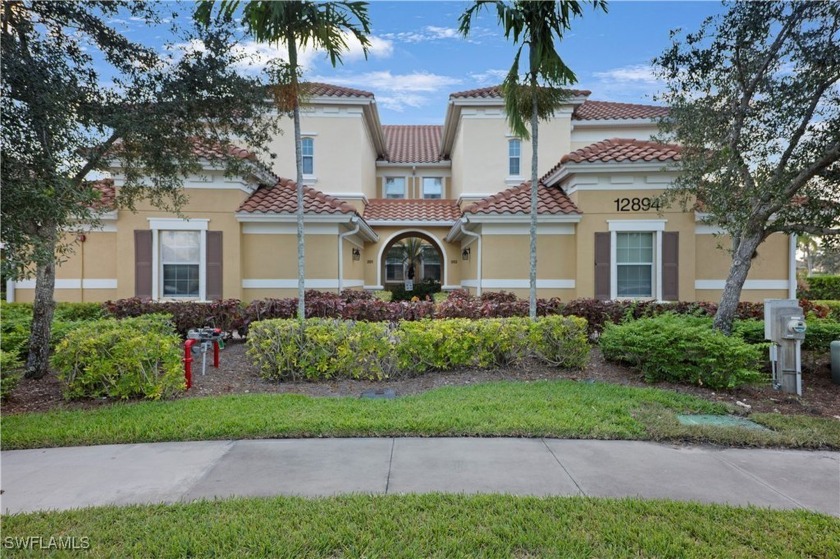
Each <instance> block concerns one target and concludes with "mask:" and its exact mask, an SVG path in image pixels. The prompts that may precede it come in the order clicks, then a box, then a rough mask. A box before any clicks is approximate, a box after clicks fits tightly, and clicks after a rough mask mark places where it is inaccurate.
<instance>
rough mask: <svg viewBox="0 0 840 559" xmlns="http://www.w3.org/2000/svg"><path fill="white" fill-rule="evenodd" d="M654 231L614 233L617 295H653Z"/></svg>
mask: <svg viewBox="0 0 840 559" xmlns="http://www.w3.org/2000/svg"><path fill="white" fill-rule="evenodd" d="M654 235H655V234H654V233H652V232H639V231H632V232H623V233H621V232H619V233H616V235H615V240H616V247H615V264H616V291H617V295H618V296H619V297H653V296H654V287H653V280H654Z"/></svg>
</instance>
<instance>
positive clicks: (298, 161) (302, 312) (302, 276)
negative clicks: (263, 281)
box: [286, 33, 306, 321]
mask: <svg viewBox="0 0 840 559" xmlns="http://www.w3.org/2000/svg"><path fill="white" fill-rule="evenodd" d="M286 43H287V45H288V48H289V66H290V70H291V74H292V94H293V95H294V99H293V103H294V105H293V111H292V118H293V119H294V128H295V171H296V173H297V177H296V179H295V183H296V190H297V249H298V250H297V252H298V309H297V315H298V320H301V321H303V319H304V318H306V302H305V301H304V293H305V280H306V259H305V257H304V230H303V154H302V152H301V137H300V102H299V101H300V96H299V92H298V78H297V45H296V44H295V36H294V34H293V33H287V34H286Z"/></svg>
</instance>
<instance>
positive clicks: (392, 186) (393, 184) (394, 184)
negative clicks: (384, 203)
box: [385, 177, 405, 198]
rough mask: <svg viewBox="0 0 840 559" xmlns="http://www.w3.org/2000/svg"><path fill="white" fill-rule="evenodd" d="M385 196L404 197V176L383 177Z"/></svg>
mask: <svg viewBox="0 0 840 559" xmlns="http://www.w3.org/2000/svg"><path fill="white" fill-rule="evenodd" d="M385 198H405V177H386V178H385Z"/></svg>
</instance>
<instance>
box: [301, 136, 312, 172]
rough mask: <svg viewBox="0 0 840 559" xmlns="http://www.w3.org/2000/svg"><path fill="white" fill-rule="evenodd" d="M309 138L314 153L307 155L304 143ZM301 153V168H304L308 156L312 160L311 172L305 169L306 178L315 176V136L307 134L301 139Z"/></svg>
mask: <svg viewBox="0 0 840 559" xmlns="http://www.w3.org/2000/svg"><path fill="white" fill-rule="evenodd" d="M307 140H308V141H309V142H310V143H311V145H312V153H311V154H309V155H306V154H304V153H303V146H304V143H305V142H306V141H307ZM300 155H301V169H303V168H304V164H303V162H304V160H306V158H307V157H308V158H309V159H311V160H312V169H311V172H309V173H307V172H306V171H303V175H304V177H306V178H312V177H314V176H315V138H311V137H309V136H307V137H304V138H301V139H300Z"/></svg>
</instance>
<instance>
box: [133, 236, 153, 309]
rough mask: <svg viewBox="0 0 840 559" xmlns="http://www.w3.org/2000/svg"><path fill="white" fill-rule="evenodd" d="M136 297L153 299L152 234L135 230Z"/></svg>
mask: <svg viewBox="0 0 840 559" xmlns="http://www.w3.org/2000/svg"><path fill="white" fill-rule="evenodd" d="M134 296H135V297H141V298H144V299H151V297H152V232H151V231H148V230H142V229H135V230H134Z"/></svg>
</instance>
